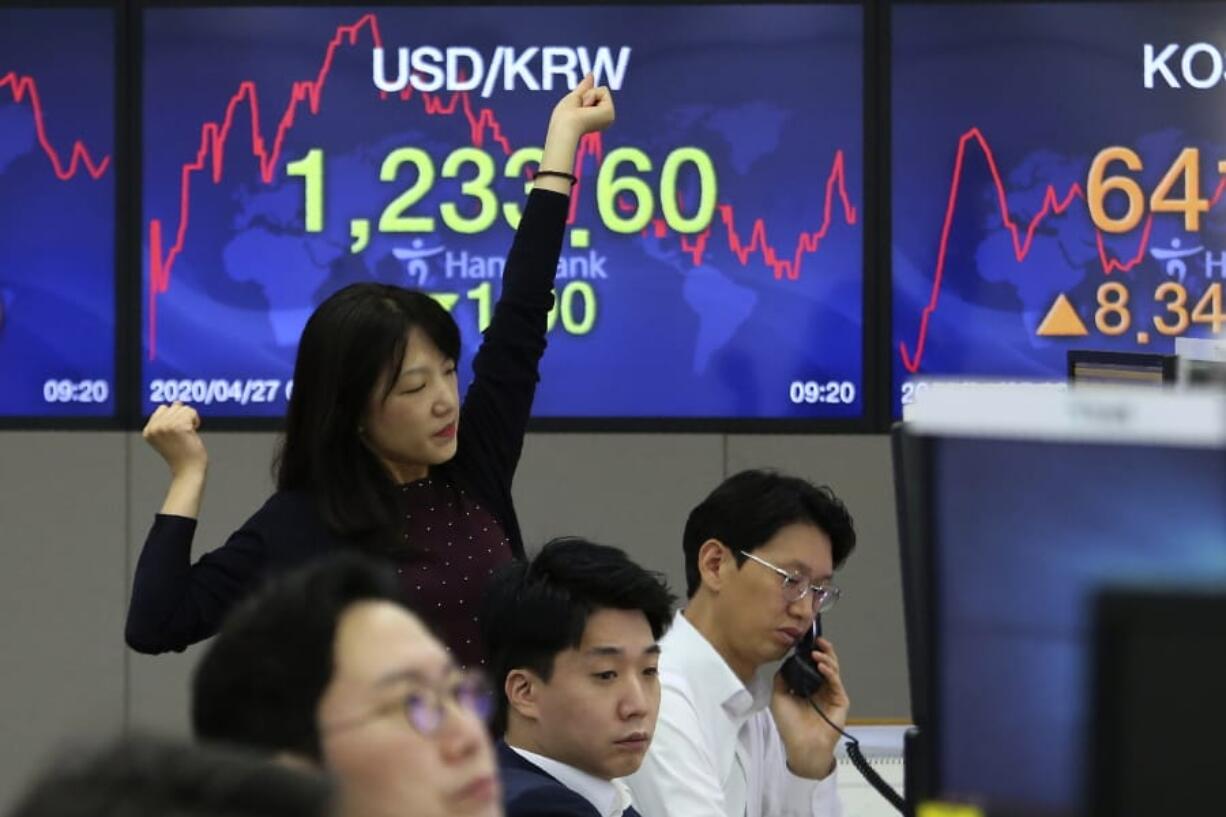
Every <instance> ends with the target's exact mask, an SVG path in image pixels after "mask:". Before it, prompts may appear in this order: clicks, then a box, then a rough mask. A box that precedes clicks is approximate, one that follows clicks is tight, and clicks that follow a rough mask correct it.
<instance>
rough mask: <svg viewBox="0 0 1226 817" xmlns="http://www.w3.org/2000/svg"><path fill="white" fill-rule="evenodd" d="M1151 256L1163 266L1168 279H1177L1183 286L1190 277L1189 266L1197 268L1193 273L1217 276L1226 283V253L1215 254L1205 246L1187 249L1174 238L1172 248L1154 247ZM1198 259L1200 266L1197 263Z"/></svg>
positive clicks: (1209, 276)
mask: <svg viewBox="0 0 1226 817" xmlns="http://www.w3.org/2000/svg"><path fill="white" fill-rule="evenodd" d="M1149 254H1150V255H1151V256H1152V257H1153V258H1154V260H1155V261H1158V262H1159V263H1160V264H1162V271H1163V272H1164V273H1166V276H1167V277H1168V278H1176V279H1178V280H1179V283H1181V284H1182V283H1183V282H1184V279H1186V278H1187V277H1188V272H1189V266H1188V265H1189V264H1192V265H1193V266H1194V267H1196V268H1197V269H1194V270H1193V272H1197V273H1199V272H1203V273H1204V276H1205V277H1206V278H1213V277H1215V276H1216V277H1218V278H1221V279H1222V280H1224V281H1226V251H1222V252H1216V253H1215V252H1213V251H1212V250H1206V249H1205V248H1204V247H1203V246H1197V247H1187V248H1185V247H1184V246H1183V242H1182V241H1180V240H1179V239H1178V238H1172V239H1171V246H1170V247H1154V248H1153V249H1151V250H1150V251H1149ZM1198 257H1199V258H1200V259H1201V262H1200V263H1199V264H1197V263H1196V259H1197V258H1198Z"/></svg>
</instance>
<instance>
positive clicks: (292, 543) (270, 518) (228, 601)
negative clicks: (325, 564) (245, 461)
mask: <svg viewBox="0 0 1226 817" xmlns="http://www.w3.org/2000/svg"><path fill="white" fill-rule="evenodd" d="M195 533H196V520H194V519H187V518H185V517H182V516H166V515H163V514H158V515H157V516H156V517H155V518H154V521H153V527H152V528H151V529H150V530H149V535H148V536H147V537H146V538H145V545H144V548H143V549H142V550H141V554H140V559H139V560H138V561H137V563H136V575H135V577H134V579H133V582H132V600H131V602H130V604H129V605H128V621H127V626H126V628H125V630H124V637H125V639H126V641H127V642H128V646H130V647H131V648H132V649H134V650H136V651H137V652H144V653H159V652H166V651H168V650H175V651H176V652H177V651H181V650H183V649H184V648H186V647H188V646H190V645H191V644H194V643H196V642H197V641H201V640H203V639H205V638H208V637H209V636H211V635H213V634H215V633H216V632H217V630H218V629H219V628H220V627H221V623H222V622H223V621H224V620H225V617H226V614H227V613H229V611H230V608H232V607H233V606H234V605H235V604H236V603H237V602H239V601H241V600H242V599H243V598H245V597H246V596H248V595H249V594H250V593H251V592H252V591H253V590H254V589H255V588H256V587H257V586H258V585H259V584H260V583H261V582H262V581H264V579H265V578H266V577H267V576H268V575H269V574H271V573H280V572H284V571H286V570H289V569H292V568H294V567H296V566H297V565H299V564H302V563H304V562H306V561H308V560H310V559H312V558H314V557H316V556H318V555H320V554H322V553H325V552H327V551H329V550H332V549H334V548H336V547H338V546H340V545H342V544H343V543H342V542H341V541H340V540H338V539H336V538H335V537H334V536H333V535H332V534H331V533H329V532H328V530H327V528H326V526H325V525H324V524H323V521H322V520H321V519H320V518H319V513H318V511H317V510H316V509H315V506H314V504H313V502H312V501H311V498H310V496H309V495H308V494H305V493H301V492H298V491H279V492H277V493H275V494H273V495H272V496H271V497H269V499H268V501H267V502H265V503H264V506H263V507H261V508H260V509H259V510H258V511H256V512H255V513H254V514H253V515H252V516H251V518H250V519H248V520H247V521H246V522H245V523H244V524H243V526H242V527H241V528H239V529H238V530H237V531H235V532H234V533H232V534H231V535H230V538H229V539H227V540H226V543H225V544H224V545H222V546H221V547H219V548H217V549H216V550H213V551H211V552H209V553H206V554H205V555H204V556H201V557H200V559H199V560H197V561H196V563H195V564H192V563H191V551H192V538H193V536H194V535H195Z"/></svg>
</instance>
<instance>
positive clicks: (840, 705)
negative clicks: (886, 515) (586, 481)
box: [627, 471, 856, 817]
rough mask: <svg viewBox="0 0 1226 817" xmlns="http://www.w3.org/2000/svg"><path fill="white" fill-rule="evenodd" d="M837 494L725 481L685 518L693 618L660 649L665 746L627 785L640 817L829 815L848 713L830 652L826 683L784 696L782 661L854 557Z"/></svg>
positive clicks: (656, 745)
mask: <svg viewBox="0 0 1226 817" xmlns="http://www.w3.org/2000/svg"><path fill="white" fill-rule="evenodd" d="M855 541H856V537H855V530H854V528H853V525H852V520H851V516H850V515H849V514H848V512H847V509H846V508H845V507H844V505H843V503H842V502H841V501H840V500H839V499H838V498H837V497H835V495H834V494H833V493H832V492H831V491H830V490H829V489H828V488H819V487H816V486H814V485H812V484H810V483H808V482H806V481H804V480H802V479H797V478H795V477H789V476H784V475H781V474H777V473H774V472H769V471H743V472H741V473H739V474H736V475H734V476H732V477H729V478H728V479H727V480H725V481H724V483H723V484H721V485H720V486H719V487H718V488H716V489H715V491H713V492H712V493H711V494H710V496H708V497H707V498H706V499H705V500H704V501H703V502H702V503H701V504H700V505H699V506H698V507H696V508H695V509H694V510H693V511H692V512H691V514H690V517H689V520H688V521H687V522H686V526H685V535H684V541H683V549H684V552H685V568H686V582H687V591H686V592H687V595H688V596H689V600H688V602H687V604H686V607H685V609H684V610H683V611H682V612H680V613H678V614H677V615H676V617H675V618H674V621H673V626H672V629H671V630H670V631H669V632H668V634H667V635H666V636H665V637H664V638H663V639H662V640H661V642H660V647H661V649H662V655H661V659H660V681H661V687H662V698H661V702H660V714H659V718H658V721H657V725H656V734H655V737H654V739H653V741H652V746H651V749H650V751H649V752H648V753H647V757H646V759H645V760H644V762H643V765H642V766H641V767H640V769H639V771H638V772H637V773H635V774H634V775H633V776H631V777H630V778H629V780H628V781H627V782H628V783H629V784H630V789H631V791H632V793H633V796H634V802H635V804H636V805H637V807H638V809H639V811H640V812H641V813H642V815H643V817H669V815H672V817H834V816H835V815H839V814H841V811H842V809H841V805H840V803H839V799H838V794H837V790H836V781H835V773H834V772H835V756H834V751H835V746H836V744H837V743H838V739H839V734H838V732H836V731H835V730H834V729H833V728H832V727H831V726H830V725H829V724H827V723H826V722H825V721H824V720H823V719H822V716H821V714H819V713H818V712H817V711H815V710H817V709H820V710H821V713H822V714H824V715H825V716H826V717H827V718H829V719H830V721H831V722H833V723H834V724H836V725H837V726H838V727H839V728H840V729H842V728H843V727H844V725H845V724H846V722H847V711H848V708H849V706H850V701H849V699H848V696H847V693H846V691H845V690H844V688H843V682H842V679H841V678H840V676H839V660H838V656H837V654H836V653H835V651H834V647H833V645H832V644H831V643H830V642H829V641H827V640H825V639H819V640H818V641H817V645H818V647H819V648H820V649H819V650H817V651H814V652H813V654H812V657H813V660H814V661H815V662H816V663H817V666H818V669H819V671H820V672H821V674H822V676H823V678H824V680H825V683H824V684H823V685H822V687H821V688H820V689H819V690H818V692H817V693H815V694H814V695H813V697H812V699H811V700H810V699H804V698H799V697H795V696H793V695H791V694H789V693H788V692H787V690H786V689H785V687H784V685H783V682H782V680H781V679H780V678H778V676H777V672H778V669H779V666H780V664H781V662H782V660H783V659H784V658H785V657H786V656H787V654H788V653H789V651H791V650H792V648H793V646H794V645H795V643H796V641H797V640H798V639H799V638H800V637H801V636H802V635H803V634H804V632H805V631H806V630H807V629H808V628H809V627H810V626H811V625H812V623H813V621H814V619H815V617H816V616H817V615H818V614H820V613H821V612H822V611H825V610H828V609H829V608H830V607H831V606H832V605H833V603H834V601H835V600H837V598H838V595H839V591H838V589H837V588H836V587H835V586H834V585H833V584H832V583H831V579H832V577H833V574H834V570H835V568H836V567H840V566H841V565H842V564H843V561H844V560H845V559H846V558H847V556H848V555H849V554H850V553H851V550H852V548H853V547H854V546H855Z"/></svg>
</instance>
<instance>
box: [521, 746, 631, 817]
mask: <svg viewBox="0 0 1226 817" xmlns="http://www.w3.org/2000/svg"><path fill="white" fill-rule="evenodd" d="M498 768H499V770H500V771H501V772H502V800H503V804H504V805H505V807H506V817H601V814H600V813H599V812H598V811H597V810H596V807H595V806H593V805H592V804H591V803H590V802H588V800H587V798H585V797H584V796H583V795H581V794H579V793H578V792H575V791H571V790H570V789H568V788H566V786H564V785H562V784H561V783H559V782H558V780H557V779H556V778H554V777H552V776H550V775H548V774H546V773H545V770H544V769H542V768H540V767H539V766H536V765H534V764H532V763H529V762H528V761H527V760H526V759H525V758H524V757H523V756H522V755H520V754H519V753H518V752H516V751H515V750H514V749H512V748H511V747H510V746H507V744H506V742H505V741H498ZM622 817H639V813H638V812H637V811H635V810H634V808H633V807H631V808H628V809H626V811H625V812H624V813H623V814H622Z"/></svg>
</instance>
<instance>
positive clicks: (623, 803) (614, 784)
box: [507, 743, 630, 817]
mask: <svg viewBox="0 0 1226 817" xmlns="http://www.w3.org/2000/svg"><path fill="white" fill-rule="evenodd" d="M507 746H511V744H509V743H508V744H507ZM511 749H513V750H514V751H515V752H516V753H518V754H519V756H520V757H522V758H523V759H524V760H526V761H528V762H529V763H531V764H532V765H534V766H536V767H537V768H539V769H540V770H541V771H543V772H544V773H545V774H547V775H549V776H550V777H552V778H553V779H554V780H556V781H558V782H559V783H561V784H562V785H563V786H565V787H566V788H568V789H570V790H571V791H573V792H574V793H575V794H578V795H579V796H581V797H582V798H583V799H584V800H587V801H588V802H589V803H591V804H592V805H593V806H594V807H595V808H596V811H597V813H599V814H600V817H621V815H622V812H623V811H625V810H626V809H627V808H629V807H630V789H629V788H628V787H627V786H626V784H625V783H623V782H622V781H620V780H605V779H604V778H601V777H596V776H594V775H590V774H588V773H587V772H584V771H580V770H579V769H576V768H575V767H574V766H567V765H566V764H565V763H560V762H558V761H556V760H554V759H553V758H549V757H545V756H544V755H538V754H536V753H535V752H529V751H528V750H527V749H520V748H519V747H518V746H511Z"/></svg>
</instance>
